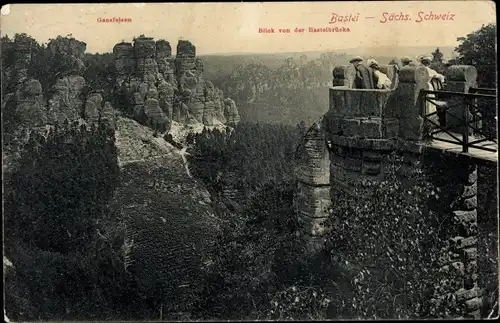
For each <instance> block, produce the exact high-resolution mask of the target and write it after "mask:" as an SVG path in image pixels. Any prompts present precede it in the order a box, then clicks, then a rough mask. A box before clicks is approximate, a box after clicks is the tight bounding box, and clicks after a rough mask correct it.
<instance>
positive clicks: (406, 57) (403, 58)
mask: <svg viewBox="0 0 500 323" xmlns="http://www.w3.org/2000/svg"><path fill="white" fill-rule="evenodd" d="M411 61H412V59H411V58H409V57H408V56H404V57H401V62H402V63H409V62H411Z"/></svg>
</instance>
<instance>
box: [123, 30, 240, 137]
mask: <svg viewBox="0 0 500 323" xmlns="http://www.w3.org/2000/svg"><path fill="white" fill-rule="evenodd" d="M113 53H114V55H115V58H116V63H115V67H116V71H117V76H116V87H117V89H118V92H119V93H121V95H122V96H123V97H124V100H123V102H124V103H125V105H127V106H126V107H124V108H125V110H126V111H127V112H129V113H130V114H131V115H132V116H133V117H134V119H136V120H137V121H139V122H141V123H144V124H147V125H149V126H153V127H157V126H159V127H160V128H163V125H166V124H167V123H168V122H170V121H176V122H180V123H184V124H194V123H202V124H204V125H208V126H212V125H216V124H220V123H226V122H229V123H230V124H232V125H236V124H237V123H238V122H239V119H240V117H239V114H238V110H237V108H236V104H235V103H234V101H233V100H230V99H229V100H224V97H223V93H222V91H221V90H220V89H217V88H215V87H214V86H213V84H212V83H211V82H209V81H206V80H204V78H203V61H202V60H201V59H200V58H197V57H196V47H195V46H194V45H193V44H192V43H191V42H189V41H185V40H180V41H179V43H178V44H177V53H176V56H175V57H173V56H172V48H171V46H170V43H169V42H168V41H166V40H158V41H154V40H153V38H149V37H144V36H142V35H141V36H140V37H138V38H135V39H134V43H133V44H131V43H125V42H122V43H119V44H116V45H115V47H114V48H113Z"/></svg>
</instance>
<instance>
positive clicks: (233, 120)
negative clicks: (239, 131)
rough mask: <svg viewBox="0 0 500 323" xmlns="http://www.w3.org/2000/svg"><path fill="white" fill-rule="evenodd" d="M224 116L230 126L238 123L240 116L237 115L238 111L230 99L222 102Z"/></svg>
mask: <svg viewBox="0 0 500 323" xmlns="http://www.w3.org/2000/svg"><path fill="white" fill-rule="evenodd" d="M224 116H225V118H226V122H227V123H228V124H230V125H237V124H238V122H240V115H239V114H238V109H237V108H236V103H234V101H233V100H232V99H229V98H227V99H225V100H224Z"/></svg>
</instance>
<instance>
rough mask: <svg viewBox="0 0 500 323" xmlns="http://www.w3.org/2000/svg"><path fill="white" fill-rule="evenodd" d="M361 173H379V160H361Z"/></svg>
mask: <svg viewBox="0 0 500 323" xmlns="http://www.w3.org/2000/svg"><path fill="white" fill-rule="evenodd" d="M361 173H362V174H367V175H377V174H379V173H380V162H373V161H367V160H364V161H363V165H362V168H361Z"/></svg>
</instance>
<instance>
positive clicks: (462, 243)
mask: <svg viewBox="0 0 500 323" xmlns="http://www.w3.org/2000/svg"><path fill="white" fill-rule="evenodd" d="M476 244H477V237H474V236H472V237H468V238H464V237H455V238H452V239H450V246H451V247H452V248H453V250H454V251H457V250H461V249H464V248H470V247H473V246H475V245H476Z"/></svg>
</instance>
